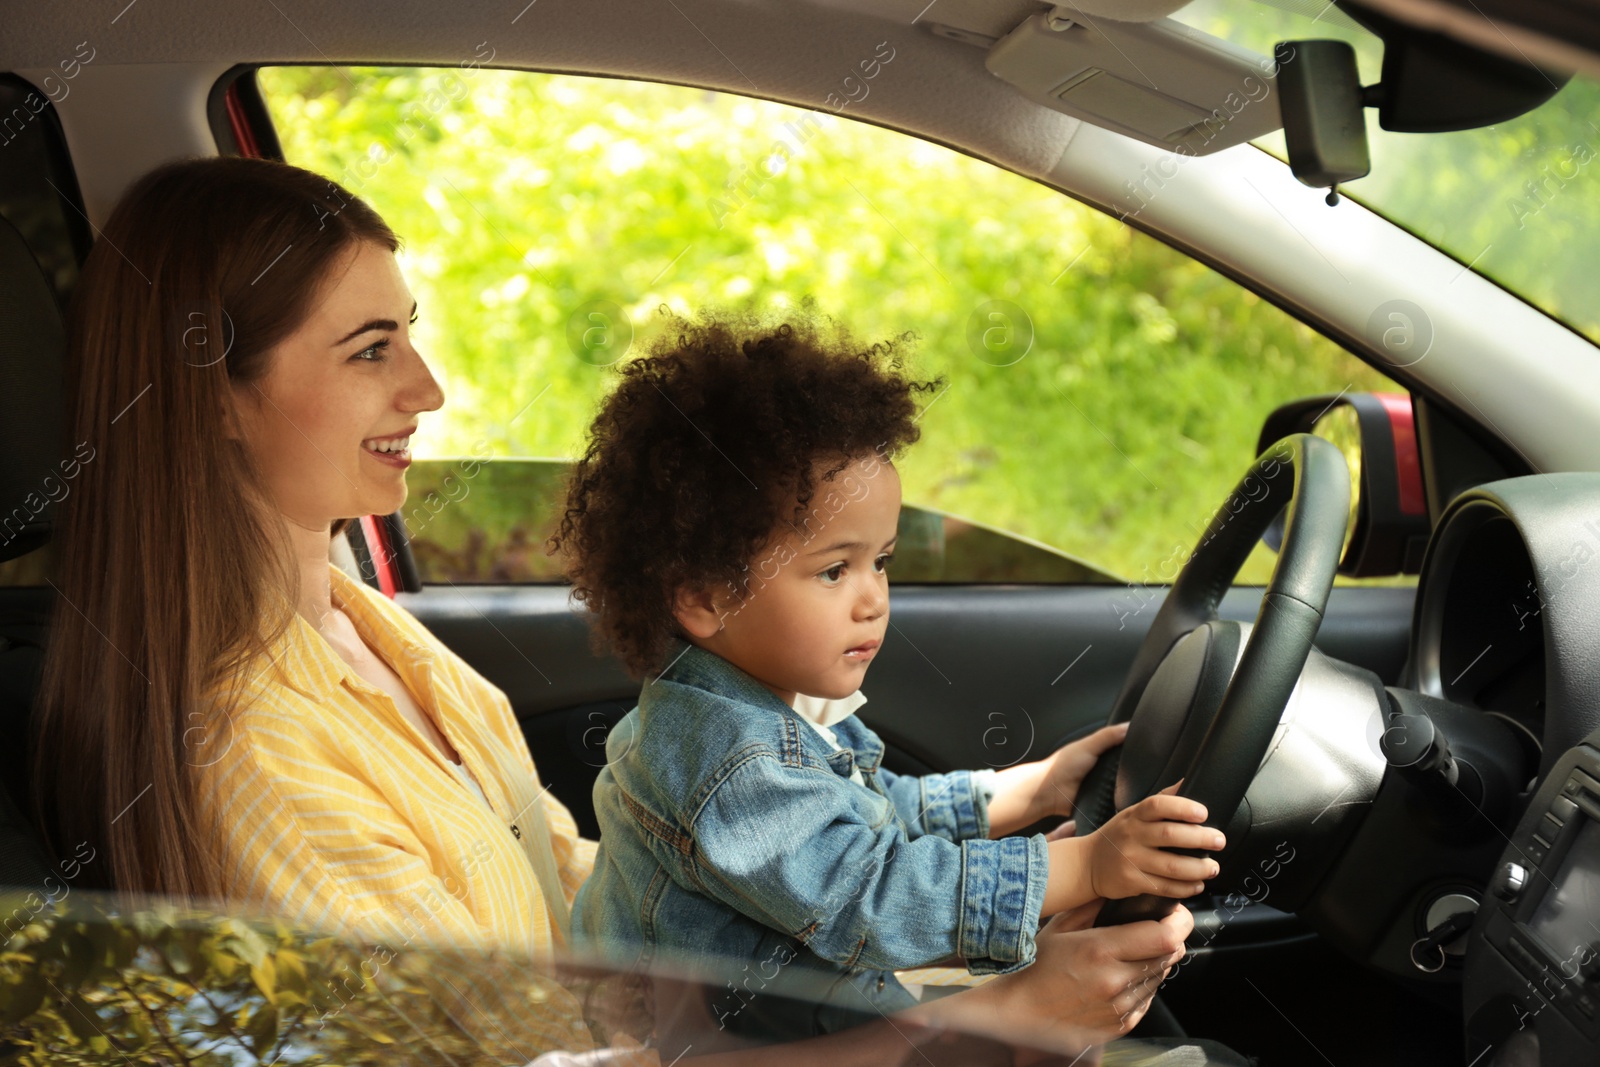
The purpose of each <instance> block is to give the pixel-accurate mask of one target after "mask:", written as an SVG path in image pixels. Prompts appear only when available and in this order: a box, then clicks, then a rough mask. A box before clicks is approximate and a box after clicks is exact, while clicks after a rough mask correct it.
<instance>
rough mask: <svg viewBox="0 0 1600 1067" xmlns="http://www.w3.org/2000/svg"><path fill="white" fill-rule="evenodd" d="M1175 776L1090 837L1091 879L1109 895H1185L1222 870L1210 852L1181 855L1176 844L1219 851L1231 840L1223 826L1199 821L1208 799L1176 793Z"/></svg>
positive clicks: (1095, 887) (1201, 887) (1097, 891)
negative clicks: (1211, 825) (1168, 783)
mask: <svg viewBox="0 0 1600 1067" xmlns="http://www.w3.org/2000/svg"><path fill="white" fill-rule="evenodd" d="M1181 784H1182V783H1181V782H1174V783H1173V784H1172V785H1170V786H1168V787H1167V788H1166V789H1163V790H1162V791H1161V792H1159V793H1157V794H1155V795H1154V796H1149V797H1146V798H1144V799H1143V800H1141V801H1139V803H1137V804H1133V805H1130V806H1129V807H1127V808H1124V809H1123V810H1122V811H1119V812H1118V813H1117V814H1116V815H1114V816H1112V817H1111V818H1110V819H1109V820H1107V822H1106V824H1105V825H1104V826H1102V827H1100V829H1098V830H1096V831H1095V832H1094V833H1092V834H1090V835H1089V836H1088V838H1087V840H1088V841H1090V842H1091V845H1090V849H1089V884H1090V886H1091V887H1092V888H1093V890H1094V892H1095V895H1096V896H1101V897H1105V898H1107V899H1111V900H1114V899H1118V898H1121V897H1132V896H1138V895H1139V894H1140V893H1154V894H1156V895H1158V896H1163V897H1173V898H1176V899H1178V900H1183V899H1185V898H1187V897H1192V896H1194V895H1195V894H1196V893H1199V892H1201V891H1202V890H1204V889H1205V885H1204V880H1205V879H1207V878H1212V877H1215V876H1216V874H1217V873H1218V872H1219V871H1220V870H1221V867H1220V865H1219V864H1218V863H1217V861H1216V860H1214V859H1211V858H1210V857H1209V856H1180V855H1177V854H1175V853H1172V852H1168V851H1166V849H1167V848H1168V847H1171V848H1203V849H1211V850H1213V851H1215V850H1217V849H1220V848H1222V847H1223V845H1224V844H1226V841H1225V839H1224V838H1223V836H1222V831H1220V830H1214V829H1212V828H1211V827H1209V826H1203V825H1199V824H1201V823H1203V822H1204V821H1205V818H1206V809H1205V805H1203V804H1201V803H1199V802H1198V801H1194V800H1190V799H1188V798H1187V797H1180V796H1176V795H1175V794H1176V792H1177V789H1178V786H1179V785H1181Z"/></svg>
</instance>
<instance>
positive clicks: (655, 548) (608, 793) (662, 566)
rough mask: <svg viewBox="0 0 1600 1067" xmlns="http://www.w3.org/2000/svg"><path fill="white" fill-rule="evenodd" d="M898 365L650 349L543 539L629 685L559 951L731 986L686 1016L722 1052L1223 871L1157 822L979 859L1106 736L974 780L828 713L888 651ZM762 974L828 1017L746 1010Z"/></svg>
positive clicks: (777, 349)
mask: <svg viewBox="0 0 1600 1067" xmlns="http://www.w3.org/2000/svg"><path fill="white" fill-rule="evenodd" d="M903 343H904V339H903V338H902V339H901V340H899V341H895V342H891V343H886V344H879V345H875V346H873V347H872V348H870V349H868V350H866V351H860V350H858V349H857V348H856V347H855V346H853V345H852V343H851V342H850V340H849V338H848V336H847V335H846V334H845V333H844V332H843V331H841V330H838V329H836V328H824V327H822V326H818V325H814V324H802V325H800V326H791V325H784V326H780V327H778V328H777V329H775V330H770V331H763V330H758V329H754V328H750V327H748V326H743V327H741V326H738V325H736V324H729V323H724V322H715V321H708V322H702V323H697V324H689V323H681V322H680V323H678V324H677V330H676V332H675V333H674V334H673V335H672V336H670V337H667V338H664V339H662V340H661V341H659V342H658V343H657V344H656V345H655V346H654V347H653V349H652V350H651V352H650V353H649V354H648V355H646V356H645V357H643V358H640V359H637V360H634V361H632V362H630V363H628V364H626V365H624V366H623V367H622V370H621V374H622V381H621V384H620V385H619V386H618V388H617V390H616V391H615V392H614V393H613V394H612V395H611V396H610V397H609V398H608V399H607V400H606V402H605V403H604V404H603V406H602V408H601V410H600V413H599V415H598V416H597V417H596V418H595V420H594V424H593V426H592V438H591V440H590V442H589V446H588V449H587V451H586V452H585V454H584V456H583V458H582V460H581V461H580V462H579V463H578V465H577V467H576V469H575V471H574V473H573V479H572V483H571V486H570V490H569V495H568V501H567V510H566V514H565V518H564V520H563V522H562V525H561V528H560V531H559V532H558V534H557V535H556V537H555V538H553V539H552V543H553V544H554V545H555V546H556V547H558V548H562V549H564V550H565V551H566V553H567V555H568V572H569V575H570V576H571V578H572V580H573V584H574V596H575V597H576V598H577V599H578V600H580V601H581V602H583V603H584V604H586V605H588V607H589V608H590V609H591V610H592V612H593V614H594V622H595V625H596V628H597V631H598V634H599V635H600V637H601V638H602V639H603V640H604V642H605V643H606V644H607V645H609V647H610V648H611V649H612V650H613V651H614V652H615V653H616V654H617V655H619V656H620V657H621V658H622V660H623V661H624V662H625V663H626V664H627V666H628V667H629V669H630V670H631V671H633V672H634V673H635V674H636V676H638V677H641V678H647V679H648V680H647V681H646V684H645V686H644V689H643V692H642V693H641V694H640V697H639V705H638V707H637V708H635V709H634V710H633V711H632V712H630V713H629V714H628V715H627V717H626V718H624V719H623V720H622V722H621V723H619V724H618V726H617V727H616V729H615V730H614V731H613V732H612V734H611V737H610V739H609V741H608V744H607V760H608V763H607V766H606V767H605V768H604V769H603V770H602V771H601V774H600V777H599V779H598V781H597V782H596V784H595V788H594V800H595V810H596V814H597V816H598V818H599V821H600V829H601V838H600V851H599V856H598V858H597V860H596V862H595V868H594V873H593V875H592V876H591V877H590V879H589V880H588V881H587V882H586V883H585V884H584V886H583V887H582V889H581V890H580V891H579V893H578V897H577V900H576V903H575V905H574V916H573V926H574V935H575V938H576V940H577V942H578V943H579V944H584V945H588V946H592V947H595V948H603V949H608V950H611V951H612V952H613V953H615V952H616V950H617V948H618V946H623V947H624V952H625V954H626V957H627V959H628V960H629V961H630V962H646V961H649V960H651V959H653V958H657V957H666V958H670V959H674V960H678V961H688V962H690V963H694V964H699V965H700V966H702V967H707V968H710V969H713V970H721V971H728V970H731V971H732V972H733V973H734V974H735V976H736V977H735V979H734V981H732V982H729V985H728V990H729V992H728V993H726V994H724V995H723V996H722V997H721V998H719V999H718V1000H717V1001H716V1002H715V1003H713V1004H712V1005H711V1010H712V1011H713V1012H714V1013H715V1015H716V1017H717V1018H718V1020H719V1022H720V1023H721V1024H722V1025H724V1026H727V1027H728V1028H730V1029H732V1030H734V1031H735V1032H739V1033H742V1034H745V1035H750V1036H760V1037H764V1038H793V1037H799V1036H807V1035H810V1034H812V1033H818V1032H826V1031H830V1030H835V1029H840V1028H842V1027H844V1026H848V1025H851V1024H853V1023H854V1022H858V1021H861V1019H862V1018H863V1016H862V1015H861V1014H859V1013H862V1012H866V1013H869V1014H870V1013H876V1012H891V1011H896V1010H900V1009H902V1008H905V1007H908V1006H909V1005H911V1004H912V1003H914V1002H915V1001H914V998H913V997H912V996H911V994H910V993H909V992H908V991H907V990H906V989H905V987H904V986H902V985H901V984H900V983H899V982H898V981H896V979H895V976H894V974H893V972H894V971H895V970H896V969H902V968H908V967H917V966H923V965H928V964H933V963H936V962H939V961H943V960H947V959H950V958H953V957H954V958H959V959H960V960H961V961H962V962H963V963H964V964H965V966H966V967H967V968H968V969H969V970H970V971H972V972H974V973H996V972H1004V971H1009V970H1014V969H1016V968H1018V967H1022V966H1026V965H1027V964H1028V963H1030V962H1032V960H1033V958H1034V934H1035V931H1036V929H1037V927H1038V924H1039V922H1040V920H1041V918H1042V917H1045V916H1049V915H1052V914H1054V913H1056V912H1058V911H1063V910H1066V909H1069V908H1073V907H1076V906H1078V905H1079V904H1082V903H1085V902H1087V901H1090V900H1093V899H1094V898H1096V897H1126V896H1132V895H1135V894H1138V893H1143V892H1154V893H1160V894H1164V895H1167V896H1172V897H1179V898H1182V897H1189V896H1192V895H1194V894H1195V893H1197V892H1199V891H1200V890H1201V888H1202V880H1203V879H1205V878H1208V877H1211V876H1213V875H1215V874H1216V873H1217V870H1218V868H1217V864H1216V862H1215V861H1214V860H1212V859H1210V858H1208V857H1207V858H1200V857H1190V856H1180V855H1176V854H1174V853H1171V852H1167V851H1163V850H1162V849H1161V847H1160V846H1167V845H1170V846H1178V847H1186V848H1208V849H1219V848H1221V847H1222V844H1223V840H1222V835H1221V834H1220V833H1219V832H1217V831H1216V830H1214V829H1210V828H1208V827H1205V826H1200V825H1195V824H1197V823H1200V822H1202V821H1203V820H1204V818H1205V810H1204V808H1203V807H1202V806H1201V805H1200V804H1198V803H1196V802H1194V801H1192V800H1187V799H1184V798H1181V797H1177V796H1173V795H1170V794H1162V795H1157V796H1153V797H1150V798H1148V799H1146V800H1144V801H1142V802H1141V803H1139V804H1136V805H1133V806H1132V807H1130V808H1128V809H1127V810H1125V811H1123V812H1121V813H1119V814H1118V815H1117V816H1116V817H1114V818H1113V819H1111V820H1110V821H1109V822H1107V824H1106V825H1105V826H1104V827H1102V828H1101V829H1099V830H1097V831H1096V832H1095V833H1092V834H1088V835H1086V836H1084V837H1074V836H1070V835H1069V836H1060V837H1059V838H1058V839H1054V840H1047V839H1046V838H1045V837H1044V836H1043V835H1039V834H1035V835H1034V836H1032V837H1003V836H1001V835H1004V834H1007V833H1011V832H1013V831H1015V830H1019V829H1022V828H1024V827H1027V826H1031V825H1032V824H1034V823H1035V822H1038V821H1039V820H1041V819H1043V818H1046V817H1048V816H1052V815H1066V814H1068V813H1069V812H1070V811H1071V808H1072V800H1073V797H1074V796H1075V795H1076V792H1077V789H1078V786H1079V784H1080V783H1081V781H1082V779H1083V776H1084V775H1085V774H1086V773H1087V772H1088V770H1089V768H1090V767H1091V766H1093V764H1094V762H1095V760H1096V758H1097V757H1098V756H1099V755H1100V753H1102V752H1104V751H1105V750H1106V749H1108V748H1110V747H1112V746H1113V745H1115V744H1117V743H1119V742H1120V741H1121V740H1122V736H1123V734H1124V732H1125V731H1126V726H1125V725H1123V726H1117V727H1107V728H1105V729H1102V730H1100V731H1098V732H1096V733H1094V734H1092V735H1090V736H1089V737H1087V738H1085V739H1083V740H1081V741H1078V742H1075V743H1073V744H1070V745H1067V746H1065V747H1064V748H1062V749H1060V750H1059V751H1057V752H1055V753H1054V754H1053V755H1051V756H1049V757H1047V758H1045V759H1042V760H1039V761H1037V762H1034V763H1027V764H1022V765H1019V766H1015V767H1011V768H1008V769H1007V770H1004V771H1000V772H995V771H992V770H988V771H955V772H952V773H950V774H934V775H926V776H923V777H920V778H917V777H911V776H907V775H897V774H893V773H891V772H890V771H888V770H886V769H885V768H883V767H882V766H880V759H881V757H882V754H883V743H882V742H881V741H880V740H879V739H878V737H877V735H875V734H874V733H873V732H872V731H871V730H870V729H868V728H867V727H866V726H865V725H863V724H862V723H861V721H860V720H859V719H857V718H856V717H855V716H854V715H853V714H852V712H853V711H854V710H855V709H856V707H858V706H859V705H860V704H861V703H862V702H863V701H865V699H866V698H865V697H864V696H863V695H862V694H861V692H860V687H861V683H862V679H863V678H864V677H865V676H866V673H867V668H868V667H869V666H870V664H871V662H872V660H873V659H874V658H875V657H876V655H877V653H878V649H879V647H880V645H881V643H882V642H883V641H884V640H886V639H889V638H890V637H891V634H890V632H889V630H888V622H889V596H888V583H887V578H886V576H885V569H886V567H887V566H888V564H889V561H890V560H891V559H892V558H893V552H894V547H895V536H896V525H897V521H898V517H899V512H900V477H899V475H898V473H897V472H896V471H895V468H894V466H893V465H892V464H891V463H890V460H891V459H892V458H893V457H894V456H895V455H896V454H897V453H899V452H900V451H901V450H902V449H904V448H905V447H906V446H907V445H909V444H911V443H912V442H914V441H915V440H916V439H917V436H918V430H917V426H916V418H917V407H916V405H915V403H914V402H913V395H912V394H913V393H914V392H919V391H923V392H930V393H931V392H932V391H933V390H934V389H936V388H937V387H938V386H939V385H940V383H939V382H929V383H917V382H912V381H909V380H907V379H906V378H905V377H903V376H902V375H901V373H900V372H899V367H900V360H899V358H898V353H899V350H900V348H901V347H902V345H903ZM1173 820H1175V821H1173ZM1051 836H1052V838H1057V835H1054V834H1053V835H1051ZM730 961H731V966H730ZM780 971H787V972H789V976H793V975H794V974H800V975H808V976H810V977H811V978H812V979H813V981H812V983H811V985H812V987H813V988H819V987H820V989H821V991H822V992H824V993H825V994H826V995H827V996H826V999H828V1000H829V1001H831V1002H832V1003H829V1004H824V1005H822V1006H816V1005H812V1006H810V1007H806V1006H804V1005H801V1004H800V1003H798V1002H796V1001H785V1000H782V999H781V998H775V997H771V996H766V997H757V996H755V994H756V993H757V992H758V991H759V990H761V989H762V988H763V987H765V986H766V985H767V984H768V983H770V982H771V981H772V980H773V979H774V978H776V976H777V974H778V973H779V972H780ZM789 976H786V977H789Z"/></svg>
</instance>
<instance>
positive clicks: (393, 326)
mask: <svg viewBox="0 0 1600 1067" xmlns="http://www.w3.org/2000/svg"><path fill="white" fill-rule="evenodd" d="M416 313H417V302H416V301H415V300H413V301H412V302H411V314H413V315H415V314H416ZM399 328H400V324H399V323H398V322H396V321H394V320H393V319H372V320H371V321H369V322H363V323H362V324H361V325H360V326H358V327H356V328H355V329H353V330H351V331H350V332H349V333H347V334H345V335H344V336H343V337H341V338H339V339H338V340H337V341H335V342H333V346H332V347H334V348H338V347H339V346H340V345H342V344H344V343H345V342H346V341H350V340H354V339H355V338H357V337H360V336H361V335H362V334H364V333H366V332H367V331H368V330H398V329H399Z"/></svg>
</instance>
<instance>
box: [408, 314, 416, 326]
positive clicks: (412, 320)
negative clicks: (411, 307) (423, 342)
mask: <svg viewBox="0 0 1600 1067" xmlns="http://www.w3.org/2000/svg"><path fill="white" fill-rule="evenodd" d="M406 323H407V325H410V326H415V325H416V324H417V313H416V312H415V311H413V312H412V313H411V317H410V318H409V319H407V320H406Z"/></svg>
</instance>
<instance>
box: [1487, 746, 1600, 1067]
mask: <svg viewBox="0 0 1600 1067" xmlns="http://www.w3.org/2000/svg"><path fill="white" fill-rule="evenodd" d="M1472 937H1473V940H1474V942H1476V943H1475V945H1474V946H1473V950H1472V951H1471V952H1470V953H1469V955H1468V964H1467V971H1466V975H1465V990H1464V992H1465V998H1466V1003H1465V1008H1466V1019H1467V1035H1468V1048H1467V1050H1466V1053H1467V1057H1466V1058H1467V1061H1468V1062H1472V1063H1477V1064H1482V1065H1484V1067H1493V1065H1496V1064H1499V1065H1502V1067H1511V1065H1518V1067H1521V1065H1523V1064H1539V1063H1544V1064H1551V1063H1562V1064H1565V1063H1574V1064H1576V1063H1595V1062H1600V737H1597V736H1595V735H1591V736H1590V737H1589V738H1588V739H1587V740H1586V741H1585V742H1584V743H1583V744H1581V745H1579V746H1577V747H1576V748H1574V749H1572V750H1571V751H1569V752H1567V753H1566V755H1564V756H1563V757H1562V758H1561V760H1560V761H1559V762H1557V764H1556V765H1555V768H1554V769H1553V770H1552V772H1551V773H1550V775H1549V776H1548V777H1547V778H1546V779H1545V781H1544V784H1543V786H1542V787H1541V788H1540V789H1539V791H1538V793H1537V794H1536V795H1535V797H1534V799H1533V802H1532V803H1531V804H1530V805H1529V806H1528V810H1527V812H1526V813H1525V814H1524V815H1523V818H1522V820H1521V822H1520V823H1519V824H1518V826H1517V829H1516V832H1515V834H1514V835H1513V836H1512V838H1511V842H1510V845H1509V846H1508V847H1507V848H1506V850H1505V852H1504V854H1503V855H1502V856H1501V858H1500V864H1499V866H1498V867H1497V868H1496V870H1495V874H1494V877H1493V879H1492V880H1491V882H1490V884H1489V891H1488V894H1487V895H1486V896H1485V898H1484V901H1483V904H1482V905H1481V906H1480V907H1479V909H1478V914H1477V919H1476V922H1475V923H1474V925H1473V931H1472Z"/></svg>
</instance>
